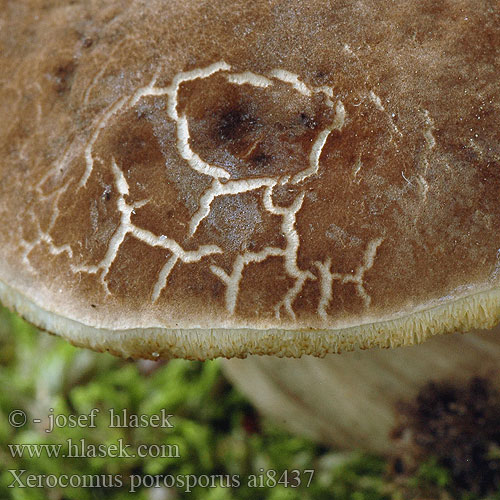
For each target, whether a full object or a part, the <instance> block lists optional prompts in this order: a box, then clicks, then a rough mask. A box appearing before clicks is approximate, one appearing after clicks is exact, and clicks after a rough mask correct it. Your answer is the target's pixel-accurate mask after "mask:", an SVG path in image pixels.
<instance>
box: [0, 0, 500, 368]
mask: <svg viewBox="0 0 500 500" xmlns="http://www.w3.org/2000/svg"><path fill="white" fill-rule="evenodd" d="M499 71H500V8H499V4H498V2H496V1H489V0H453V1H451V0H447V1H442V2H436V1H434V0H423V1H416V0H412V1H409V0H407V1H401V2H392V1H381V0H377V1H365V0H359V1H355V2H353V1H333V0H332V1H326V0H309V1H299V0H289V1H279V0H256V1H253V2H247V1H246V0H245V1H243V0H231V1H226V0H211V1H196V2H195V1H186V0H183V1H167V0H163V1H159V0H148V1H145V0H143V1H132V0H130V1H125V0H123V1H110V0H106V1H87V0H86V1H83V0H82V1H72V2H69V1H62V0H59V1H58V0H51V1H49V0H47V1H43V0H36V1H28V0H25V1H19V0H15V1H14V0H12V1H9V0H1V1H0V116H2V120H1V121H0V157H1V159H2V160H1V162H0V217H1V220H2V230H1V231H0V248H1V249H2V250H1V251H2V260H1V262H0V299H1V300H2V301H3V302H4V303H5V304H6V305H8V306H10V307H13V308H17V309H18V310H19V311H20V312H21V313H22V314H24V315H25V316H26V317H27V318H28V319H29V320H30V321H32V322H34V323H36V324H38V325H39V326H41V327H42V328H46V329H47V330H49V331H53V332H55V333H58V334H60V335H63V336H65V337H67V338H69V339H70V340H71V341H72V342H74V343H76V344H79V345H88V346H90V347H92V348H94V349H100V350H102V349H108V350H111V351H113V352H116V353H118V354H122V355H127V356H128V355H131V356H152V355H153V352H154V356H156V357H158V356H172V355H173V356H183V357H191V358H199V359H204V358H209V357H214V356H220V355H223V356H244V355H246V354H248V353H267V354H279V355H288V356H291V355H293V356H297V355H300V354H302V353H309V354H317V355H322V354H325V353H326V352H336V351H339V350H342V349H351V348H355V347H371V346H375V345H380V346H387V345H398V344H403V343H412V342H416V341H419V340H422V339H423V338H425V337H427V336H429V335H432V334H436V333H444V332H449V331H454V330H458V329H462V330H463V329H468V328H473V327H489V326H492V325H493V324H494V323H496V322H497V321H498V319H499V318H500V315H499V314H500V313H499V308H500V299H499V292H498V274H499V272H498V271H499V269H500V264H499V261H498V251H499V248H500V231H499V230H498V228H499V227H500V202H499V193H500V109H499V108H500V105H499V97H500V91H499ZM457 304H458V305H457ZM398 321H399V323H398ZM75 332H77V333H75Z"/></svg>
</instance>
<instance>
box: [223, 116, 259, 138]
mask: <svg viewBox="0 0 500 500" xmlns="http://www.w3.org/2000/svg"><path fill="white" fill-rule="evenodd" d="M256 123H257V120H256V119H255V118H253V117H252V116H251V115H250V114H249V113H247V112H245V111H244V110H242V109H233V110H230V111H228V112H225V113H224V114H223V115H222V116H221V117H220V119H219V126H218V130H217V133H218V136H219V138H220V139H221V140H223V141H234V140H236V139H239V138H240V137H241V136H243V135H245V134H247V133H248V131H249V129H250V128H251V127H253V126H254V125H255V124H256Z"/></svg>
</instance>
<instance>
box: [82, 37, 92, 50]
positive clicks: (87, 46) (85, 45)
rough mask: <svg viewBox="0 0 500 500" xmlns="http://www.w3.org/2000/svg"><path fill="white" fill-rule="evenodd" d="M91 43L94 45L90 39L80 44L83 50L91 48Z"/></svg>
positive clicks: (85, 39)
mask: <svg viewBox="0 0 500 500" xmlns="http://www.w3.org/2000/svg"><path fill="white" fill-rule="evenodd" d="M93 43H94V40H92V38H84V39H83V42H82V46H83V48H84V49H88V48H89V47H91V46H92V44H93Z"/></svg>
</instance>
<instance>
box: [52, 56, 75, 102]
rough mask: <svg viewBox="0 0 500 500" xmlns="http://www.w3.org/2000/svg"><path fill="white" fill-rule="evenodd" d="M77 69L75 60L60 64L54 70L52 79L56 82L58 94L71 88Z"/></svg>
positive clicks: (55, 86)
mask: <svg viewBox="0 0 500 500" xmlns="http://www.w3.org/2000/svg"><path fill="white" fill-rule="evenodd" d="M75 70H76V65H75V63H74V62H73V61H67V62H65V63H61V64H58V65H57V66H56V67H55V68H54V70H53V71H52V80H53V82H54V88H55V91H56V92H57V93H58V94H63V93H65V92H67V91H68V90H69V89H70V88H71V82H72V80H73V75H74V73H75Z"/></svg>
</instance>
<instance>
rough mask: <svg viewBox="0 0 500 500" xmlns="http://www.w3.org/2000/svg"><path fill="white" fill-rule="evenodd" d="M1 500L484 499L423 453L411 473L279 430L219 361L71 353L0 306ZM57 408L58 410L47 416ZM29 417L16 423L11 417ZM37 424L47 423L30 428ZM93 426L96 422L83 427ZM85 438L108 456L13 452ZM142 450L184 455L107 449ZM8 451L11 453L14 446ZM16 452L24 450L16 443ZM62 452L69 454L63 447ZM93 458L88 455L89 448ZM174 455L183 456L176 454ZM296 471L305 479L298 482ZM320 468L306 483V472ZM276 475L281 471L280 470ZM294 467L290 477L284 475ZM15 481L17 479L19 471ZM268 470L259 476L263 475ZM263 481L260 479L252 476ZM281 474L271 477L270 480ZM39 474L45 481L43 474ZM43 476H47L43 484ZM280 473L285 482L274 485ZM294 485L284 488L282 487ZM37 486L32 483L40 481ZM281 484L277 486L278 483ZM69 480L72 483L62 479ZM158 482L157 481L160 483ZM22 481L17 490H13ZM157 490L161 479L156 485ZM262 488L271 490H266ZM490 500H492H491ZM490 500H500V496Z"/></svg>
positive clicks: (72, 350) (62, 343) (89, 445)
mask: <svg viewBox="0 0 500 500" xmlns="http://www.w3.org/2000/svg"><path fill="white" fill-rule="evenodd" d="M0 384H1V390H0V498H1V499H2V500H3V499H6V500H7V499H15V500H25V499H26V500H46V499H49V500H62V499H64V500H66V499H68V500H69V499H71V500H73V499H74V500H97V499H99V500H100V499H103V500H104V499H106V500H119V499H125V498H130V497H133V498H137V499H138V500H167V499H183V498H197V499H201V500H229V499H242V500H246V499H264V498H266V499H271V500H299V499H305V500H307V499H311V500H312V499H314V500H323V499H324V500H326V499H328V500H331V499H333V500H407V499H415V500H417V499H419V500H424V499H427V500H439V499H441V500H445V499H447V500H448V499H453V500H455V499H461V500H476V499H478V498H479V497H477V496H474V495H472V494H471V493H468V492H464V490H463V489H462V490H460V489H459V488H458V486H459V485H456V484H454V480H453V475H452V471H450V470H449V469H447V468H446V467H444V466H443V465H441V462H440V461H439V460H438V459H437V458H433V457H432V456H425V457H423V458H422V462H421V463H420V464H417V466H416V467H415V468H414V470H413V471H412V472H411V474H408V473H406V474H405V475H401V474H400V471H395V470H394V467H393V466H391V463H388V462H386V461H385V460H384V459H382V458H380V457H374V456H371V455H367V454H363V453H361V452H350V453H346V452H340V451H337V450H334V449H330V448H326V447H322V446H319V445H316V444H314V443H311V442H309V441H307V440H306V439H303V438H300V437H296V436H292V435H290V434H288V433H286V432H285V431H283V430H280V429H278V428H276V427H275V426H274V425H273V424H272V422H268V421H267V420H265V419H261V418H259V417H258V415H257V414H256V412H255V411H254V410H253V408H252V407H251V405H250V404H249V403H248V402H247V401H246V400H245V398H244V397H243V396H242V395H241V394H239V393H238V391H237V390H235V389H234V388H233V387H231V385H230V384H229V383H228V382H227V381H226V379H225V378H224V377H223V375H222V373H221V371H220V367H219V363H218V362H217V361H210V362H205V363H200V362H189V361H182V360H172V361H170V362H166V363H156V364H155V363H153V362H144V361H127V360H121V359H117V358H114V357H112V356H110V355H107V354H96V353H93V352H90V351H88V350H83V349H78V348H75V347H72V346H71V345H69V344H68V343H67V342H65V341H63V340H61V339H59V338H56V337H52V336H49V335H47V334H44V333H40V332H38V331H36V329H35V328H33V327H31V326H29V325H28V324H26V323H25V322H24V321H22V320H21V319H19V318H18V317H17V316H15V315H13V314H10V313H8V312H7V311H5V310H2V309H0ZM51 408H52V409H53V411H51V410H50V409H51ZM93 408H97V409H99V414H98V417H97V419H96V421H95V424H96V426H95V427H93V428H90V427H88V426H83V425H80V426H79V427H72V426H70V425H66V426H62V427H60V428H55V429H54V430H53V431H52V432H50V433H48V432H45V429H46V428H47V427H48V425H49V423H50V420H49V419H47V416H48V415H49V414H54V415H56V414H61V415H65V416H68V415H88V414H89V412H90V411H91V410H92V409H93ZM111 408H113V409H114V411H115V413H120V412H121V411H122V410H123V409H126V410H127V412H128V413H129V414H137V415H141V414H144V415H154V414H159V413H160V412H161V410H162V409H165V410H166V411H167V412H168V413H170V414H173V415H174V417H172V420H171V423H172V424H173V425H174V426H173V427H172V428H159V427H153V426H148V427H138V428H137V427H127V428H110V427H109V425H108V424H109V414H108V411H109V410H110V409H111ZM18 409H20V410H23V411H25V412H26V415H27V418H28V422H27V423H26V425H23V426H21V427H19V428H14V427H13V426H12V425H11V424H10V423H9V420H8V417H9V415H10V414H11V412H12V411H14V410H18ZM34 418H40V419H41V420H42V422H41V423H40V424H36V423H33V422H32V420H33V419H34ZM87 424H89V422H87ZM69 439H71V440H72V442H73V443H82V441H81V440H82V439H83V442H84V443H85V446H86V447H87V448H86V449H87V451H91V450H92V449H95V450H97V448H93V446H98V445H106V446H108V448H106V449H107V450H108V451H107V455H108V456H95V457H92V456H86V457H78V458H68V457H58V458H56V457H48V456H47V453H46V450H44V451H42V453H40V456H33V457H30V456H29V452H26V451H25V452H24V456H23V457H22V458H20V457H19V456H17V457H14V456H13V454H14V453H15V452H13V450H15V449H16V448H13V447H12V445H16V444H49V445H50V444H55V445H58V444H62V445H63V448H64V447H65V446H66V444H67V443H68V440H69ZM120 440H121V441H122V442H123V443H124V444H129V445H130V449H132V450H136V449H137V447H138V446H139V445H141V444H145V445H155V446H156V448H154V447H153V448H154V449H155V450H156V449H158V446H160V445H176V446H177V448H171V449H173V450H174V452H175V450H178V456H171V457H170V458H165V457H163V458H161V457H155V456H151V455H154V453H150V456H147V457H144V458H139V457H128V458H126V457H124V458H119V457H112V456H109V455H110V453H109V450H112V448H109V446H112V445H113V444H116V443H118V442H120ZM9 445H10V446H9ZM17 449H19V448H17ZM63 451H64V450H63ZM89 454H90V455H92V453H89ZM174 454H175V453H174ZM13 470H14V471H20V470H25V471H26V472H24V473H22V476H21V477H22V478H23V479H22V480H21V482H24V481H25V479H26V477H27V476H28V475H32V476H33V477H35V478H38V480H39V481H40V480H41V481H42V483H43V482H44V481H45V482H47V478H50V481H53V480H54V479H53V478H54V477H58V478H61V477H62V478H63V479H64V478H66V477H67V478H69V477H72V476H75V477H76V476H78V477H82V476H86V477H87V479H88V478H89V477H90V476H93V477H94V478H96V477H101V478H102V477H103V476H106V477H108V478H111V477H113V478H117V477H120V478H121V481H122V486H121V487H119V486H118V485H116V484H115V485H114V486H113V487H108V488H82V487H80V488H71V487H52V486H50V484H49V485H47V484H45V485H42V487H38V486H34V487H26V488H22V487H20V485H19V483H17V482H16V481H15V480H14V476H13V472H12V471H13ZM292 470H298V471H301V472H300V474H301V475H300V478H301V480H302V484H301V485H300V486H299V487H294V486H295V485H296V483H297V481H296V480H295V479H294V478H295V477H296V476H297V473H292V472H291V471H292ZM305 470H314V475H313V477H312V480H311V482H310V484H309V486H308V487H306V485H305V483H307V482H308V480H309V475H308V474H306V473H304V472H303V471H305ZM269 471H276V474H275V473H274V472H269ZM284 471H288V472H289V475H288V477H285V476H284V475H283V474H282V473H283V472H284ZM16 474H19V472H16ZM261 474H264V477H263V480H261V479H260V475H261ZM189 475H192V476H196V477H198V478H199V477H200V476H216V475H222V476H224V477H227V476H231V477H232V478H233V480H232V481H233V485H234V481H235V479H234V478H238V481H239V483H240V484H239V486H238V487H234V486H233V487H226V486H227V483H226V484H223V483H224V481H222V482H219V483H218V484H219V486H216V487H213V488H211V487H199V486H198V487H194V488H193V489H192V491H189V492H188V491H186V490H187V488H186V485H184V486H181V485H180V483H179V481H177V483H176V484H177V485H176V486H174V487H173V488H166V487H164V486H161V487H154V486H156V484H158V483H156V484H155V485H154V486H150V487H138V488H137V489H136V491H135V492H134V493H130V486H131V484H130V480H131V477H134V478H137V480H140V479H139V478H149V479H148V480H149V481H150V482H151V479H150V478H164V477H165V476H172V477H175V478H177V479H178V478H186V477H187V476H189ZM252 475H254V476H255V478H256V480H255V481H254V482H253V484H251V483H250V484H249V480H250V478H251V477H252ZM273 477H274V479H273ZM40 478H42V479H40ZM43 478H45V479H43ZM280 478H281V482H279V483H278V480H279V479H280ZM286 479H288V480H289V484H288V486H286V485H285V484H284V483H285V480H286ZM33 481H35V480H33ZM274 481H275V482H276V484H275V482H274ZM63 482H64V481H63ZM153 482H154V481H153ZM13 483H14V484H17V485H16V486H15V487H9V485H12V484H13ZM160 483H161V480H160ZM261 485H263V486H262V487H261ZM483 498H485V497H483ZM487 498H488V499H491V500H493V499H495V500H500V494H493V495H490V496H489V497H487Z"/></svg>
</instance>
